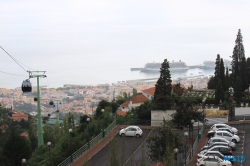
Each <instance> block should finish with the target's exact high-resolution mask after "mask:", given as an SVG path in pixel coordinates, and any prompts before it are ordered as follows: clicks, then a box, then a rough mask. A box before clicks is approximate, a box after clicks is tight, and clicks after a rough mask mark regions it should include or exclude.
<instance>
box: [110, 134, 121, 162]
mask: <svg viewBox="0 0 250 166" xmlns="http://www.w3.org/2000/svg"><path fill="white" fill-rule="evenodd" d="M110 145H111V150H110V155H109V162H110V164H109V166H119V156H118V142H117V139H116V138H114V139H112V141H111V143H110Z"/></svg>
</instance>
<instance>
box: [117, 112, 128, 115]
mask: <svg viewBox="0 0 250 166" xmlns="http://www.w3.org/2000/svg"><path fill="white" fill-rule="evenodd" d="M116 114H117V115H123V116H125V115H126V114H127V112H125V111H117V112H116Z"/></svg>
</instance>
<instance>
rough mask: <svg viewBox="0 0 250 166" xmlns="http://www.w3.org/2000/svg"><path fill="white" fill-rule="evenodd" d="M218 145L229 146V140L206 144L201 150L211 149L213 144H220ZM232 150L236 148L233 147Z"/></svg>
mask: <svg viewBox="0 0 250 166" xmlns="http://www.w3.org/2000/svg"><path fill="white" fill-rule="evenodd" d="M218 145H222V146H229V143H228V142H214V143H213V144H211V145H205V146H203V147H202V148H201V151H202V150H205V149H209V148H211V147H213V146H218ZM229 147H230V146H229ZM232 150H235V149H233V148H232Z"/></svg>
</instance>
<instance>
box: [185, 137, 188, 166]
mask: <svg viewBox="0 0 250 166" xmlns="http://www.w3.org/2000/svg"><path fill="white" fill-rule="evenodd" d="M184 136H185V138H186V141H185V147H184V148H185V157H184V160H185V161H184V162H185V166H186V153H187V152H186V151H187V150H186V144H187V137H188V132H184Z"/></svg>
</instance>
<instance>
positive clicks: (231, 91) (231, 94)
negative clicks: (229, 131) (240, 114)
mask: <svg viewBox="0 0 250 166" xmlns="http://www.w3.org/2000/svg"><path fill="white" fill-rule="evenodd" d="M229 93H230V97H229V100H230V120H232V119H233V108H232V105H233V94H234V88H232V87H230V88H229Z"/></svg>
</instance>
